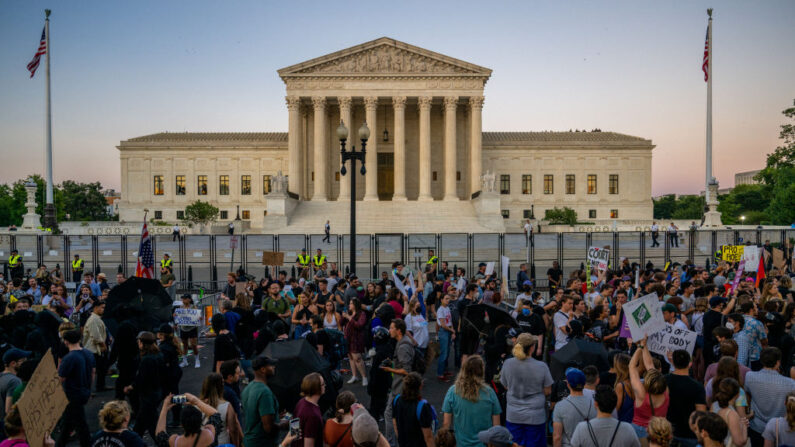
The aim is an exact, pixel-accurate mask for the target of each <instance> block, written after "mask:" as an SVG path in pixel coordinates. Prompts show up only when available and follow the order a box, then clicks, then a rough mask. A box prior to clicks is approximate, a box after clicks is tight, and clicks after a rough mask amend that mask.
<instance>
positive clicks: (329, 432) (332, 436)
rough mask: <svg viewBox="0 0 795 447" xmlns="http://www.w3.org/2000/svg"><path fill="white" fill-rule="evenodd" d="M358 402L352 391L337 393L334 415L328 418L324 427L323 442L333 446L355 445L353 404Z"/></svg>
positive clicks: (351, 446) (345, 446) (347, 446)
mask: <svg viewBox="0 0 795 447" xmlns="http://www.w3.org/2000/svg"><path fill="white" fill-rule="evenodd" d="M355 403H356V396H355V395H354V394H353V393H352V392H350V391H343V392H341V393H339V394H338V395H337V401H336V405H335V408H336V411H335V412H334V417H333V418H329V419H328V420H326V425H325V426H324V427H323V442H324V443H325V444H326V445H329V446H331V447H353V438H352V437H351V426H352V425H353V412H352V411H351V406H352V405H353V404H355Z"/></svg>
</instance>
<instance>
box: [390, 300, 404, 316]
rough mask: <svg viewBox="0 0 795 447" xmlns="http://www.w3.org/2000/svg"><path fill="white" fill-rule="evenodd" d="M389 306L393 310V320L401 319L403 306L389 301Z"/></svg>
mask: <svg viewBox="0 0 795 447" xmlns="http://www.w3.org/2000/svg"><path fill="white" fill-rule="evenodd" d="M389 305H390V306H392V309H395V318H400V319H403V306H402V305H401V304H400V303H399V302H397V301H394V300H393V301H390V302H389Z"/></svg>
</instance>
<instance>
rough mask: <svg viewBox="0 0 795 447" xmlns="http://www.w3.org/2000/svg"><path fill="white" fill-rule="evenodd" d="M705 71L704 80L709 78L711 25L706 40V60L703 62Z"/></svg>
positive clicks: (702, 67) (702, 68)
mask: <svg viewBox="0 0 795 447" xmlns="http://www.w3.org/2000/svg"><path fill="white" fill-rule="evenodd" d="M701 70H703V71H704V82H707V80H709V25H707V38H706V39H705V40H704V60H703V61H702V62H701Z"/></svg>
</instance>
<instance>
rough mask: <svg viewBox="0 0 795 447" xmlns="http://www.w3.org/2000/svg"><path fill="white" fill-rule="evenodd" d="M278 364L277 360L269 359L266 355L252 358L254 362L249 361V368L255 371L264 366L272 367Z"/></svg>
mask: <svg viewBox="0 0 795 447" xmlns="http://www.w3.org/2000/svg"><path fill="white" fill-rule="evenodd" d="M278 362H279V361H278V360H276V359H273V358H270V357H268V356H267V355H261V356H259V357H254V360H252V361H251V368H252V369H253V370H254V371H256V370H258V369H260V368H263V367H265V366H274V365H276V364H277V363H278Z"/></svg>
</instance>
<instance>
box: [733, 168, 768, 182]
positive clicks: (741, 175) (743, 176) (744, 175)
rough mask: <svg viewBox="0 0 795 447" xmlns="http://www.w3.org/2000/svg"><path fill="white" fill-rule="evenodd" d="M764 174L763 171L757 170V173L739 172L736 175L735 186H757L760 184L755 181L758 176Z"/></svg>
mask: <svg viewBox="0 0 795 447" xmlns="http://www.w3.org/2000/svg"><path fill="white" fill-rule="evenodd" d="M760 172H762V170H761V169H757V170H756V171H745V172H738V173H736V174H734V186H738V185H756V184H758V183H759V182H758V181H756V179H754V177H755V176H756V174H759V173H760Z"/></svg>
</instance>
